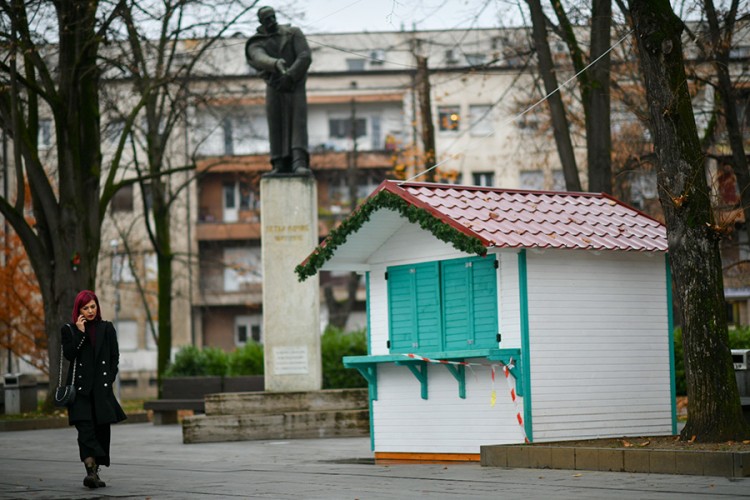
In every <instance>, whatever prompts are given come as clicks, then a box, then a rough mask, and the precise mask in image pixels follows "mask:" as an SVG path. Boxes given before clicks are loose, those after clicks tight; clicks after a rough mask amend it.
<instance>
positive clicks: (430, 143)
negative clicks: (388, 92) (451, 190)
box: [415, 54, 436, 182]
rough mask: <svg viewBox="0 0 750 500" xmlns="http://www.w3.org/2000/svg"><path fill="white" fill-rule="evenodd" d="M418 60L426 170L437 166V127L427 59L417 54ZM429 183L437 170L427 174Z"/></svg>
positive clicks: (418, 89)
mask: <svg viewBox="0 0 750 500" xmlns="http://www.w3.org/2000/svg"><path fill="white" fill-rule="evenodd" d="M415 57H416V58H417V82H416V84H417V95H418V96H419V118H420V120H421V121H422V148H423V149H424V168H425V169H428V168H430V167H432V166H433V165H435V161H436V157H435V125H434V124H433V123H432V103H431V101H430V73H429V69H428V68H427V58H426V57H425V56H421V55H418V54H415ZM425 180H426V181H427V182H435V170H434V169H433V170H430V171H429V172H427V173H426V174H425Z"/></svg>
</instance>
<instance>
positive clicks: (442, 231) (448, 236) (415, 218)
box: [294, 190, 487, 281]
mask: <svg viewBox="0 0 750 500" xmlns="http://www.w3.org/2000/svg"><path fill="white" fill-rule="evenodd" d="M381 208H388V209H391V210H395V211H397V212H399V213H400V214H401V215H402V216H404V217H406V218H407V219H408V220H409V222H412V223H414V224H419V226H420V227H421V228H422V229H424V230H426V231H429V232H431V233H432V234H433V235H435V237H436V238H437V239H439V240H441V241H445V242H446V243H450V244H451V245H453V247H454V248H456V249H458V250H460V251H462V252H465V253H474V254H477V255H486V254H487V248H485V246H484V245H483V244H482V242H481V241H480V240H479V239H477V238H473V237H471V236H468V235H466V234H464V233H462V232H461V231H458V230H457V229H455V228H453V227H451V226H450V225H448V224H446V223H444V222H442V221H440V220H439V219H437V218H436V217H435V216H434V215H432V214H431V213H430V212H428V211H427V210H425V209H423V208H418V207H415V206H414V205H410V204H409V203H408V202H406V201H405V200H404V199H403V198H401V197H400V196H398V195H395V194H393V193H391V192H389V191H385V190H384V191H381V192H379V193H378V194H377V195H375V196H373V197H372V198H370V199H369V200H368V201H367V202H365V203H364V204H363V205H362V206H360V207H359V208H358V209H357V210H356V211H355V212H354V213H353V214H352V215H351V216H349V217H348V218H346V219H345V220H344V221H343V222H342V223H341V225H340V226H339V227H337V228H336V229H334V230H333V231H331V232H330V234H329V235H328V237H327V238H326V240H325V242H324V243H325V245H320V246H318V247H317V248H316V249H315V250H314V251H313V253H312V254H311V255H310V257H309V258H308V260H307V262H306V263H305V264H304V265H299V266H297V267H296V268H295V269H294V272H295V273H297V276H298V278H299V281H304V280H306V279H307V278H309V277H310V276H313V275H315V274H316V273H317V272H318V271H319V270H320V268H321V267H323V264H325V263H326V262H327V261H328V260H329V259H330V258H331V257H333V253H334V251H335V250H336V249H337V248H338V247H339V246H341V245H343V244H344V243H345V242H346V239H347V237H348V236H349V235H350V234H352V233H355V232H357V231H359V229H360V228H361V227H362V226H363V225H364V223H365V222H367V221H368V220H370V214H372V213H373V212H374V211H376V210H379V209H381Z"/></svg>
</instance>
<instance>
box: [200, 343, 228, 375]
mask: <svg viewBox="0 0 750 500" xmlns="http://www.w3.org/2000/svg"><path fill="white" fill-rule="evenodd" d="M203 365H204V366H205V373H204V375H218V376H220V377H223V376H224V375H226V374H227V369H228V368H229V355H228V354H227V353H226V352H225V351H224V350H223V349H221V348H220V347H204V348H203Z"/></svg>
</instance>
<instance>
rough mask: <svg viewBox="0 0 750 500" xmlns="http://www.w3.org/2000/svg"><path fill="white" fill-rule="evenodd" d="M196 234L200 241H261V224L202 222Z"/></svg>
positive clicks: (196, 229)
mask: <svg viewBox="0 0 750 500" xmlns="http://www.w3.org/2000/svg"><path fill="white" fill-rule="evenodd" d="M195 233H196V237H197V238H198V241H227V240H257V239H260V223H259V222H212V221H201V222H199V223H198V225H197V226H196V227H195Z"/></svg>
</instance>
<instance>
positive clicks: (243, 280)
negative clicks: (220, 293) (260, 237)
mask: <svg viewBox="0 0 750 500" xmlns="http://www.w3.org/2000/svg"><path fill="white" fill-rule="evenodd" d="M261 283H263V268H262V266H261V261H260V247H254V246H247V247H229V248H225V249H224V291H225V292H238V291H241V290H245V289H247V288H249V287H250V286H252V285H259V284H261Z"/></svg>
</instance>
